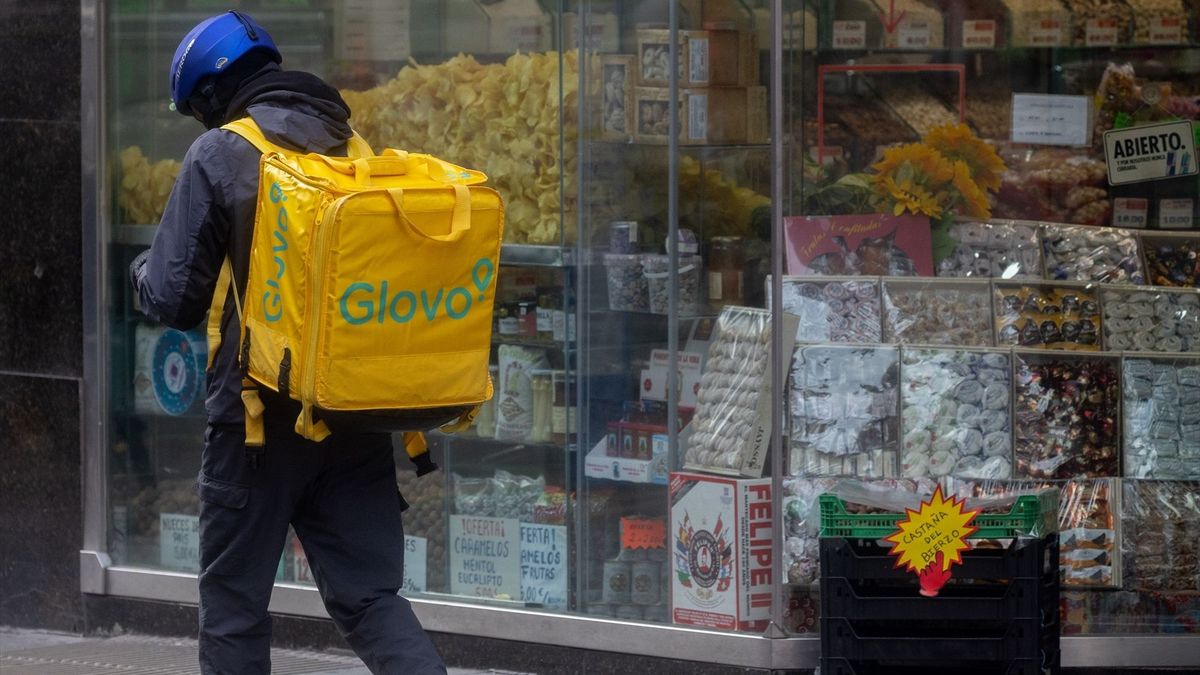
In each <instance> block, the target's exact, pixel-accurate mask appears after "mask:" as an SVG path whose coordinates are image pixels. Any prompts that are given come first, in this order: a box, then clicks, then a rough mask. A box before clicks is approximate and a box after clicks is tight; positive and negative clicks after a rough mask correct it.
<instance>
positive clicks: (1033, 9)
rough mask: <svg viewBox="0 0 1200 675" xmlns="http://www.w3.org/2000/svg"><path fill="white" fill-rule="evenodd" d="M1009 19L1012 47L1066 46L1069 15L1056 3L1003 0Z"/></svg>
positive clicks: (1055, 1)
mask: <svg viewBox="0 0 1200 675" xmlns="http://www.w3.org/2000/svg"><path fill="white" fill-rule="evenodd" d="M1004 4H1005V5H1006V6H1008V10H1009V13H1010V15H1011V17H1012V44H1013V46H1014V47H1058V46H1064V45H1068V44H1070V41H1071V36H1070V30H1071V13H1070V12H1068V11H1067V10H1066V8H1065V7H1063V6H1062V5H1061V4H1059V2H1057V0H1004Z"/></svg>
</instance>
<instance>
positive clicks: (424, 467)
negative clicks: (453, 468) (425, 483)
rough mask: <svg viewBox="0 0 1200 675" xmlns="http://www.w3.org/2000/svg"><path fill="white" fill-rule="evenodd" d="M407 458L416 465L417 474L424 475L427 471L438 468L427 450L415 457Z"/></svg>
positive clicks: (431, 471)
mask: <svg viewBox="0 0 1200 675" xmlns="http://www.w3.org/2000/svg"><path fill="white" fill-rule="evenodd" d="M409 459H410V460H411V461H412V463H413V464H415V465H416V466H417V475H418V476H424V475H425V474H427V473H433V472H434V471H437V470H438V465H437V464H436V463H435V462H434V461H433V459H432V458H431V457H430V456H429V453H428V452H422V453H421V454H419V455H417V456H416V457H410V458H409Z"/></svg>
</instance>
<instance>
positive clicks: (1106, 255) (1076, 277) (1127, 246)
mask: <svg viewBox="0 0 1200 675" xmlns="http://www.w3.org/2000/svg"><path fill="white" fill-rule="evenodd" d="M1069 198H1070V197H1069V196H1068V199H1069ZM1042 253H1043V256H1044V258H1045V264H1046V276H1047V277H1048V278H1050V279H1058V280H1068V281H1097V282H1102V283H1110V284H1111V283H1117V284H1143V283H1145V282H1146V275H1145V273H1144V272H1143V271H1142V258H1141V255H1140V254H1139V253H1138V243H1137V238H1136V237H1135V236H1134V234H1133V232H1130V231H1129V230H1122V229H1117V228H1110V227H1105V228H1096V227H1072V226H1070V225H1057V224H1046V225H1044V226H1043V227H1042Z"/></svg>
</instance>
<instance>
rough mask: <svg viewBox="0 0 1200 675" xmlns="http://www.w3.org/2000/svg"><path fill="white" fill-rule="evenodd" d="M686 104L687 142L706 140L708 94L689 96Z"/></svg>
mask: <svg viewBox="0 0 1200 675" xmlns="http://www.w3.org/2000/svg"><path fill="white" fill-rule="evenodd" d="M687 104H688V107H687V137H688V140H690V141H701V142H703V141H706V140H708V94H689V95H688V97H687Z"/></svg>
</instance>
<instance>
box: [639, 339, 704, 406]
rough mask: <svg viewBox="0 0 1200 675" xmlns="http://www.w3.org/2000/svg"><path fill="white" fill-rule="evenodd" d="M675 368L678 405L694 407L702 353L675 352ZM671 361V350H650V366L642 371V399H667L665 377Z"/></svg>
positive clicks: (698, 390) (698, 386)
mask: <svg viewBox="0 0 1200 675" xmlns="http://www.w3.org/2000/svg"><path fill="white" fill-rule="evenodd" d="M676 359H677V360H676V370H677V371H678V373H679V374H678V377H677V379H676V385H677V386H678V387H679V407H681V408H695V407H696V394H698V393H699V392H700V374H701V369H702V367H703V365H704V354H699V353H695V352H678V353H677V354H676ZM670 363H671V352H669V351H667V350H666V349H655V350H653V351H651V352H650V367H649V368H648V369H646V370H643V371H642V392H641V398H642V400H643V401H666V400H667V377H668V375H669V367H670Z"/></svg>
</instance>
